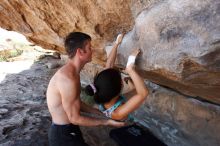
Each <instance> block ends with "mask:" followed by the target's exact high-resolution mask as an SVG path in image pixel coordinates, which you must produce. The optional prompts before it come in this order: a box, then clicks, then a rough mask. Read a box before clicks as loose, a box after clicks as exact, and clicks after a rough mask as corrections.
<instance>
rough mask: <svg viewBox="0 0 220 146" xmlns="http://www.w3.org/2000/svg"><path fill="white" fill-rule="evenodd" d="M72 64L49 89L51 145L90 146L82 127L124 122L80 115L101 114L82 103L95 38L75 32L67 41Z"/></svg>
mask: <svg viewBox="0 0 220 146" xmlns="http://www.w3.org/2000/svg"><path fill="white" fill-rule="evenodd" d="M65 48H66V52H67V54H68V56H69V60H68V62H67V63H66V64H65V65H64V66H63V67H62V68H60V69H59V70H58V71H57V72H56V73H55V75H54V76H53V77H52V78H51V80H50V83H49V85H48V89H47V105H48V109H49V112H50V114H51V116H52V125H51V127H50V130H49V134H48V136H49V145H50V146H69V145H71V146H73V145H74V146H75V145H77V146H86V145H87V144H86V143H85V142H84V140H83V137H82V134H81V131H80V129H79V126H98V125H111V126H116V127H120V126H123V125H124V123H122V122H116V121H114V120H111V119H108V120H106V119H96V118H92V117H86V116H83V115H81V114H80V111H84V112H90V113H96V114H100V112H99V111H98V110H97V109H94V108H92V107H89V106H87V105H86V104H84V103H83V102H82V101H81V100H80V91H81V90H80V76H79V74H80V71H81V69H82V68H83V67H84V65H85V64H86V63H88V62H90V61H91V59H92V48H91V37H90V36H89V35H87V34H85V33H81V32H72V33H70V34H69V35H68V36H67V37H66V39H65Z"/></svg>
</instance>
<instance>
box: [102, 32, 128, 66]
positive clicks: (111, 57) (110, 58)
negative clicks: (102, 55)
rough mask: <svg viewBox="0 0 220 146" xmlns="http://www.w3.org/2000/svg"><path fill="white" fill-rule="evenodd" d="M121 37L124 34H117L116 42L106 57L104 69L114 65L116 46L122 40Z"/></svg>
mask: <svg viewBox="0 0 220 146" xmlns="http://www.w3.org/2000/svg"><path fill="white" fill-rule="evenodd" d="M123 37H124V34H119V35H118V37H117V39H116V42H115V44H114V45H113V48H112V50H111V52H110V54H109V56H108V58H107V61H106V65H105V69H107V68H112V67H114V64H115V60H116V55H117V48H118V46H119V44H120V43H121V42H122V39H123Z"/></svg>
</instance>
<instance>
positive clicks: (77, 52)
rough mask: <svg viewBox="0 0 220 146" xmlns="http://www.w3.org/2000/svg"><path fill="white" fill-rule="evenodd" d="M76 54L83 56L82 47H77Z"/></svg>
mask: <svg viewBox="0 0 220 146" xmlns="http://www.w3.org/2000/svg"><path fill="white" fill-rule="evenodd" d="M76 54H77V55H78V56H82V55H83V52H82V49H80V48H77V49H76Z"/></svg>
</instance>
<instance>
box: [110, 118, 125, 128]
mask: <svg viewBox="0 0 220 146" xmlns="http://www.w3.org/2000/svg"><path fill="white" fill-rule="evenodd" d="M107 125H108V126H114V127H122V126H125V125H126V124H125V122H118V121H115V120H112V119H109V120H108V121H107Z"/></svg>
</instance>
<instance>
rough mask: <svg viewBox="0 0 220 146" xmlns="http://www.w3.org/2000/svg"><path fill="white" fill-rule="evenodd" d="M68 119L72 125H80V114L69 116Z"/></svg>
mask: <svg viewBox="0 0 220 146" xmlns="http://www.w3.org/2000/svg"><path fill="white" fill-rule="evenodd" d="M69 120H70V122H71V123H72V124H74V125H80V115H79V116H71V117H70V118H69Z"/></svg>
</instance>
